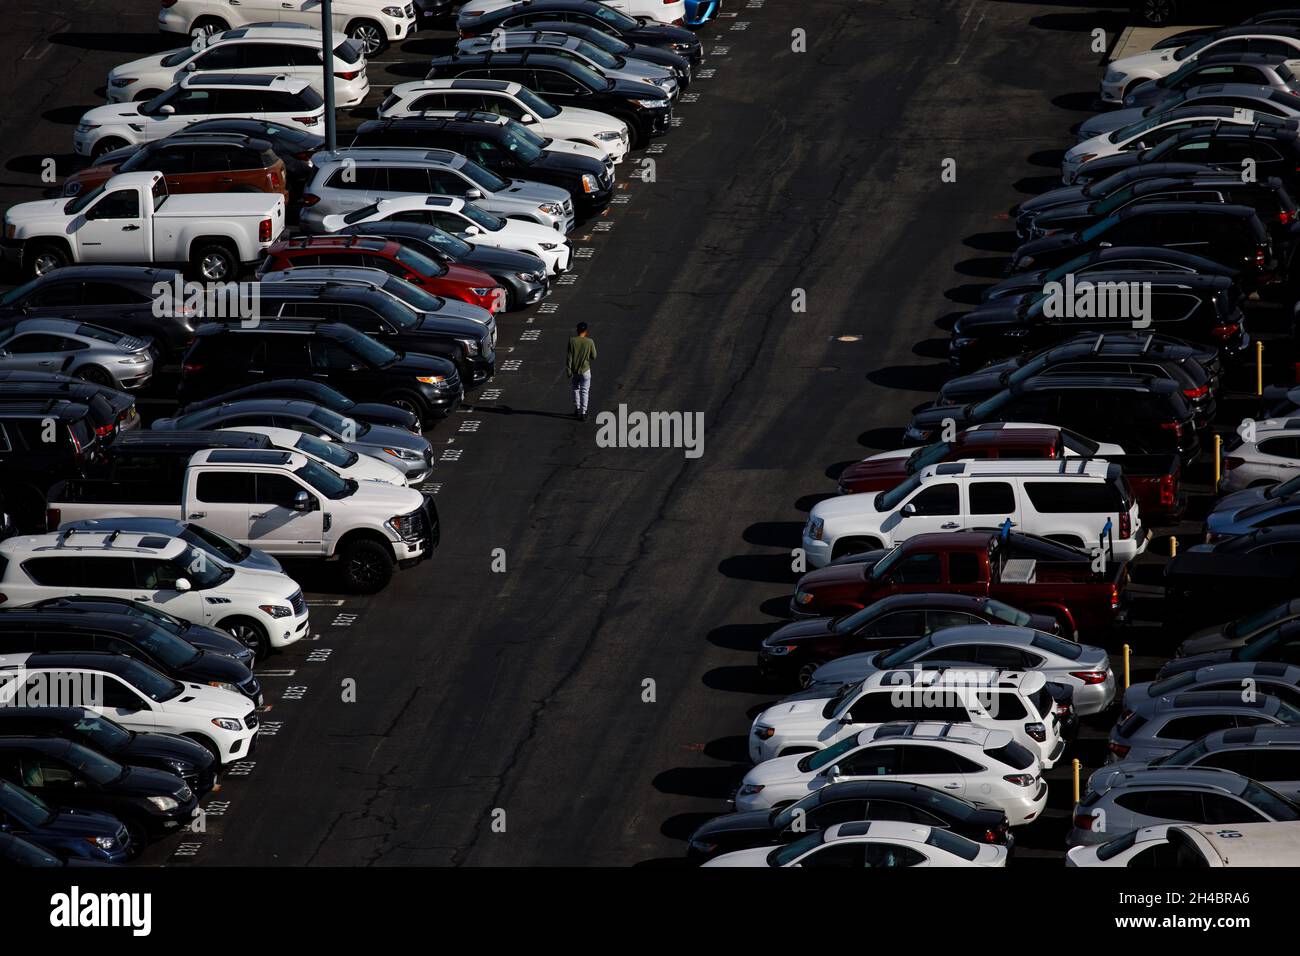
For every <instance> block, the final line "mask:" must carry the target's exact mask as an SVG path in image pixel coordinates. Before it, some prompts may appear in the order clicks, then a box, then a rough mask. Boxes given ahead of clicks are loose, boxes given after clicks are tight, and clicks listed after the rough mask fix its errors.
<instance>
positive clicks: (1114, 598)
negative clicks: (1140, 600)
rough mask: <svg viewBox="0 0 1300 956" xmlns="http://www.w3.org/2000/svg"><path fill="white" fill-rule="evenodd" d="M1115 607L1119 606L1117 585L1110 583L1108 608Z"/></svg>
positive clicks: (1113, 608) (1112, 608)
mask: <svg viewBox="0 0 1300 956" xmlns="http://www.w3.org/2000/svg"><path fill="white" fill-rule="evenodd" d="M1117 607H1119V585H1118V584H1112V585H1111V586H1110V609H1111V610H1112V611H1113V610H1115V609H1116V608H1117Z"/></svg>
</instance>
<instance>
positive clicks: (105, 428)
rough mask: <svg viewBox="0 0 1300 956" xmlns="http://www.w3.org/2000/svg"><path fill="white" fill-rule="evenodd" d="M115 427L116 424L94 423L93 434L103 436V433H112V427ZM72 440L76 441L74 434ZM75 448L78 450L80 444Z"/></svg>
mask: <svg viewBox="0 0 1300 956" xmlns="http://www.w3.org/2000/svg"><path fill="white" fill-rule="evenodd" d="M116 427H117V426H116V425H96V426H95V434H96V435H98V436H99V437H100V438H103V437H104V436H105V435H111V434H113V429H114V428H116ZM73 441H76V437H75V436H74V437H73ZM77 450H78V451H80V450H81V448H80V446H78V448H77Z"/></svg>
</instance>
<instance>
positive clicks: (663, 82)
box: [650, 76, 677, 90]
mask: <svg viewBox="0 0 1300 956" xmlns="http://www.w3.org/2000/svg"><path fill="white" fill-rule="evenodd" d="M650 82H651V83H653V84H654V85H655V86H657V87H659V88H660V89H661V90H671V89H672V88H673V87H675V86H676V85H677V81H676V80H674V79H673V78H672V77H671V76H657V77H655V78H654V79H653V80H651V81H650Z"/></svg>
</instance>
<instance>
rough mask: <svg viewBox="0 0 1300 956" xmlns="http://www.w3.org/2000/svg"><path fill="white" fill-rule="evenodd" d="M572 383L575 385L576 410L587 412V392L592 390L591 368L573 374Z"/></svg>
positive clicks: (574, 401) (574, 400) (574, 403)
mask: <svg viewBox="0 0 1300 956" xmlns="http://www.w3.org/2000/svg"><path fill="white" fill-rule="evenodd" d="M570 384H571V385H572V386H573V408H574V410H575V411H579V412H582V414H584V415H585V414H587V393H588V392H590V391H591V369H587V371H585V372H579V373H578V374H577V375H575V376H573V378H572V379H570Z"/></svg>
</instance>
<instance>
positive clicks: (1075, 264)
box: [688, 14, 1300, 867]
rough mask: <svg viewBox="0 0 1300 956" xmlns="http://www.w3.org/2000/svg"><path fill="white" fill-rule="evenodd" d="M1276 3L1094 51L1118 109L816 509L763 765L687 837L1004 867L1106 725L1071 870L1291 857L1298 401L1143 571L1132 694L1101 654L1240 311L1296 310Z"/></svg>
mask: <svg viewBox="0 0 1300 956" xmlns="http://www.w3.org/2000/svg"><path fill="white" fill-rule="evenodd" d="M1280 19H1281V15H1279V16H1278V17H1277V18H1274V19H1272V20H1266V21H1261V24H1260V25H1258V26H1256V25H1253V24H1251V25H1246V26H1242V27H1239V28H1228V29H1225V30H1223V31H1214V32H1207V33H1205V34H1204V35H1198V36H1195V37H1190V38H1185V39H1184V42H1183V43H1182V44H1179V45H1175V46H1172V47H1171V48H1170V49H1168V50H1165V51H1162V52H1160V53H1155V54H1150V55H1147V54H1143V55H1139V56H1137V57H1133V58H1130V59H1125V60H1119V61H1116V62H1114V63H1112V64H1110V66H1109V67H1108V69H1107V73H1106V77H1105V79H1104V80H1103V84H1102V98H1103V100H1104V101H1106V102H1107V103H1109V104H1110V105H1113V106H1120V105H1123V106H1125V107H1127V108H1126V109H1122V110H1111V111H1108V112H1105V113H1102V114H1099V115H1098V116H1097V117H1095V118H1094V119H1091V120H1088V121H1087V122H1085V123H1083V124H1081V126H1080V128H1079V130H1078V134H1079V139H1080V142H1079V145H1077V146H1075V147H1073V148H1071V149H1070V150H1068V151H1066V153H1065V155H1064V159H1063V163H1062V185H1061V186H1060V188H1056V189H1051V190H1049V191H1047V192H1045V193H1043V194H1042V195H1039V196H1035V197H1033V198H1032V199H1029V200H1027V201H1025V202H1024V203H1022V204H1021V205H1020V206H1019V207H1017V208H1016V209H1015V210H1014V221H1015V225H1016V234H1017V239H1018V240H1019V243H1020V245H1019V247H1018V248H1017V249H1016V250H1015V251H1014V253H1013V254H1012V255H1011V258H1010V263H1009V266H1008V269H1007V273H1006V276H1005V278H1003V279H1002V281H999V282H997V283H995V284H993V285H991V286H989V287H986V288H985V289H984V291H983V294H982V300H981V302H980V303H979V305H978V307H977V308H976V309H975V310H974V311H972V312H969V313H967V314H965V315H963V316H961V317H960V318H958V319H957V321H956V323H955V325H954V326H953V329H952V335H951V341H950V350H949V355H950V358H951V364H952V367H953V371H954V376H953V377H951V378H950V379H949V380H948V381H947V382H946V383H945V384H944V386H943V387H942V389H941V390H940V392H939V394H938V396H937V397H936V398H935V400H934V401H933V402H930V403H927V404H926V405H923V406H922V407H921V408H919V409H918V410H916V411H915V413H914V415H913V417H912V420H911V422H910V423H906V427H905V429H904V431H903V434H904V445H905V447H903V448H900V449H898V450H895V451H886V452H882V453H880V454H877V455H873V456H871V457H870V458H867V459H865V460H863V461H861V462H858V463H855V464H851V465H849V466H847V467H846V468H844V469H843V470H842V472H841V473H840V474H839V476H838V487H837V489H836V490H837V491H838V494H836V495H834V496H832V497H829V498H827V499H825V500H823V501H821V502H819V503H817V504H816V505H815V506H814V507H813V508H812V510H811V512H810V514H809V517H808V521H807V523H806V524H805V526H804V529H803V533H802V542H801V544H802V552H803V554H804V555H805V556H806V559H807V562H808V564H809V565H810V566H811V569H810V570H809V571H808V572H807V573H805V574H804V575H803V576H802V577H800V579H799V580H798V582H797V584H796V586H795V592H794V595H793V597H792V599H791V602H790V613H791V616H792V617H793V618H794V620H793V621H792V622H791V623H788V624H785V625H783V626H781V627H779V628H777V629H776V630H775V631H774V632H773V633H772V634H770V635H769V636H768V637H767V638H765V639H764V641H763V642H762V646H761V648H760V650H759V654H758V666H759V670H760V671H761V672H762V673H763V674H764V675H765V676H766V677H768V678H769V679H770V680H771V681H772V682H773V683H774V684H775V685H776V686H780V687H782V688H783V689H785V690H786V691H791V692H792V693H791V694H790V696H788V697H786V698H785V699H783V700H781V701H780V702H778V703H775V704H772V705H771V706H768V707H766V708H765V709H763V710H762V711H760V712H759V713H758V714H757V715H756V716H755V717H754V719H753V722H752V724H751V726H750V730H749V735H748V737H747V740H748V751H749V758H750V760H751V762H752V763H753V764H754V766H753V768H752V769H751V770H749V771H748V773H746V774H745V776H744V779H743V780H742V781H741V782H740V785H739V787H738V789H737V790H736V791H735V792H734V796H733V798H732V812H730V813H727V814H724V815H722V816H720V817H717V818H715V819H713V820H711V821H709V822H708V823H705V824H704V825H702V826H701V827H699V828H698V829H697V830H696V831H695V833H694V834H693V835H692V836H691V838H690V842H689V847H688V854H689V855H690V856H691V857H692V858H694V859H697V860H701V861H704V862H706V865H718V866H732V865H734V866H864V865H865V866H886V867H896V866H1002V865H1005V864H1006V863H1007V861H1008V858H1009V857H1010V855H1011V853H1012V851H1013V849H1014V847H1015V845H1016V842H1017V833H1018V832H1024V831H1023V830H1022V828H1025V827H1032V828H1033V829H1034V831H1035V833H1036V834H1042V833H1043V832H1044V824H1040V821H1042V820H1043V818H1044V815H1045V812H1046V810H1047V807H1048V790H1049V787H1048V783H1047V780H1046V779H1045V777H1044V774H1045V773H1046V772H1047V771H1049V770H1051V769H1052V768H1054V767H1057V766H1059V765H1060V764H1061V762H1062V761H1064V760H1067V759H1068V757H1069V755H1070V753H1071V747H1072V746H1073V745H1074V743H1075V740H1076V735H1077V732H1078V729H1079V726H1080V722H1081V721H1082V722H1086V723H1089V724H1098V723H1100V724H1101V726H1106V725H1109V724H1113V729H1111V731H1110V737H1109V741H1108V743H1109V757H1110V760H1111V762H1110V763H1108V764H1107V765H1106V766H1105V767H1103V768H1101V769H1099V770H1096V771H1095V772H1094V773H1092V774H1091V776H1090V778H1089V779H1088V780H1087V784H1086V787H1085V788H1084V791H1083V794H1082V796H1081V799H1080V801H1079V805H1078V806H1077V807H1075V808H1074V810H1073V814H1072V817H1071V825H1070V828H1069V833H1068V834H1062V835H1064V836H1065V837H1066V841H1067V843H1068V845H1069V846H1070V847H1071V849H1070V851H1069V853H1068V857H1067V862H1068V863H1069V864H1070V865H1074V866H1134V867H1141V866H1199V867H1205V866H1229V865H1269V864H1271V865H1294V864H1296V863H1297V862H1300V856H1298V855H1297V852H1296V847H1297V845H1298V844H1297V840H1300V802H1298V801H1300V710H1298V709H1297V706H1298V705H1300V666H1298V665H1300V617H1297V615H1300V601H1297V600H1296V599H1295V595H1296V593H1297V582H1298V581H1300V575H1298V574H1297V565H1296V564H1295V558H1296V556H1297V555H1300V495H1298V494H1297V493H1296V492H1297V487H1298V486H1297V481H1300V445H1297V443H1296V440H1297V438H1300V416H1297V418H1296V420H1291V419H1289V418H1288V417H1287V416H1288V415H1289V414H1290V412H1291V411H1292V410H1293V409H1294V408H1295V403H1294V402H1293V401H1292V397H1293V395H1292V392H1291V391H1290V390H1288V389H1285V388H1279V389H1275V390H1270V391H1269V392H1268V393H1266V395H1265V397H1264V400H1263V404H1264V406H1265V407H1264V408H1262V409H1261V413H1262V417H1260V418H1259V419H1258V420H1249V421H1247V422H1245V423H1243V424H1242V427H1241V429H1240V433H1239V434H1238V435H1237V436H1235V437H1232V438H1230V439H1229V440H1228V441H1227V443H1226V445H1225V452H1224V455H1225V457H1224V460H1223V467H1224V474H1223V477H1222V480H1221V482H1220V487H1219V488H1218V489H1217V490H1218V491H1221V492H1227V494H1226V495H1225V496H1224V497H1223V498H1221V499H1219V500H1218V501H1217V502H1213V503H1211V507H1210V513H1209V515H1208V517H1207V518H1206V520H1205V532H1204V541H1203V542H1201V543H1193V544H1192V545H1191V546H1185V547H1184V548H1183V549H1182V551H1181V553H1179V554H1178V555H1177V557H1175V558H1173V559H1172V560H1171V561H1170V562H1169V563H1168V564H1167V565H1166V566H1165V567H1164V569H1163V573H1164V578H1163V584H1164V590H1165V600H1164V601H1163V602H1162V603H1163V606H1164V614H1163V623H1164V624H1165V626H1166V628H1167V629H1169V630H1172V631H1173V633H1175V634H1177V635H1179V636H1186V639H1185V640H1184V641H1183V642H1182V643H1181V645H1180V646H1179V649H1178V655H1179V656H1178V657H1177V658H1175V659H1174V660H1172V661H1170V662H1169V663H1168V664H1166V665H1165V666H1164V668H1163V669H1162V670H1161V671H1160V673H1158V674H1157V675H1155V677H1154V679H1153V680H1152V681H1147V682H1142V683H1135V684H1133V685H1132V686H1129V687H1121V686H1118V685H1117V680H1116V676H1115V668H1114V667H1113V665H1112V660H1111V656H1110V652H1108V650H1107V649H1106V647H1111V648H1115V647H1117V646H1118V642H1119V640H1122V637H1121V635H1122V634H1123V633H1124V632H1122V631H1120V630H1118V629H1119V628H1120V627H1121V626H1122V625H1124V624H1126V623H1127V622H1128V620H1129V618H1130V616H1132V615H1134V614H1135V613H1139V612H1138V611H1137V609H1136V608H1135V607H1134V605H1135V601H1134V599H1133V596H1132V593H1131V592H1133V590H1134V587H1135V585H1134V579H1135V574H1134V567H1135V562H1137V561H1138V560H1139V559H1140V558H1141V557H1142V555H1143V554H1144V553H1145V552H1146V551H1147V549H1148V546H1149V544H1150V542H1151V540H1152V538H1153V532H1154V530H1155V529H1156V528H1173V527H1174V526H1177V525H1178V524H1179V523H1180V522H1181V521H1183V520H1185V518H1186V517H1187V516H1188V513H1189V512H1188V508H1189V494H1188V492H1187V489H1186V488H1185V487H1184V483H1185V477H1186V476H1187V475H1188V474H1189V473H1190V474H1192V475H1193V476H1194V475H1195V473H1196V472H1197V471H1200V470H1202V469H1203V468H1204V462H1205V458H1206V455H1205V452H1206V451H1207V450H1208V449H1209V448H1211V447H1212V445H1213V442H1212V441H1211V437H1212V432H1213V429H1214V427H1215V424H1216V421H1217V419H1218V417H1219V408H1220V405H1221V403H1222V402H1223V400H1224V392H1225V390H1226V389H1227V388H1228V387H1229V385H1228V383H1229V382H1231V381H1234V380H1235V379H1236V378H1237V377H1238V376H1240V375H1241V370H1242V366H1243V365H1244V364H1245V363H1244V362H1243V359H1245V358H1247V357H1253V352H1254V349H1253V345H1254V339H1253V338H1252V334H1251V332H1249V331H1248V330H1247V325H1248V323H1249V322H1250V316H1251V313H1252V311H1254V310H1255V309H1256V308H1257V307H1258V306H1257V305H1256V302H1255V300H1259V299H1264V300H1270V299H1273V300H1281V301H1282V303H1283V304H1284V306H1285V307H1286V308H1288V309H1289V308H1290V306H1291V305H1292V304H1293V302H1294V295H1295V288H1296V283H1295V279H1296V269H1295V263H1294V255H1295V250H1296V247H1297V245H1298V244H1300V242H1298V239H1300V233H1297V226H1296V220H1297V212H1298V210H1297V206H1296V203H1295V200H1294V199H1293V195H1294V194H1296V190H1297V187H1298V186H1300V180H1297V171H1298V170H1300V151H1298V149H1297V139H1296V137H1297V126H1298V125H1300V124H1298V123H1297V120H1296V118H1297V117H1300V80H1298V79H1297V77H1296V75H1295V74H1293V73H1292V72H1291V67H1290V66H1289V65H1288V63H1289V62H1290V61H1292V60H1297V59H1300V33H1297V32H1296V30H1295V29H1293V28H1292V25H1291V23H1290V22H1289V21H1288V22H1287V23H1281V24H1279V20H1280ZM1294 25H1295V26H1297V27H1300V14H1297V15H1296V17H1295V18H1294ZM1266 39H1267V41H1268V42H1265V40H1266ZM1293 48H1294V49H1293ZM1152 63H1154V64H1158V66H1151V67H1150V68H1147V66H1146V64H1152ZM1139 65H1141V67H1142V68H1141V69H1139ZM1153 70H1154V71H1155V72H1152V71H1153ZM1243 160H1249V162H1245V163H1243ZM1243 170H1245V171H1246V173H1245V174H1243ZM1129 296H1133V297H1131V298H1130V297H1129ZM1139 296H1140V298H1138V297H1139ZM1063 301H1064V302H1065V307H1064V308H1062V302H1063ZM1287 314H1289V312H1288V313H1287ZM1294 397H1296V398H1300V395H1296V396H1294ZM1293 502H1294V504H1293ZM1197 504H1198V506H1199V502H1198V503H1197ZM1292 515H1296V516H1297V517H1295V518H1293V517H1291V516H1292ZM1144 570H1155V568H1149V569H1144ZM1141 613H1144V614H1146V615H1147V616H1149V615H1150V612H1149V611H1146V610H1143V611H1142V612H1141ZM1216 622H1217V623H1216ZM1189 634H1190V636H1187V635H1189ZM1117 639H1119V640H1117ZM1130 639H1131V638H1130ZM1103 645H1104V646H1103ZM1048 825H1050V824H1048ZM1053 839H1059V837H1054V838H1053ZM1038 842H1039V845H1041V839H1040V840H1039V841H1038ZM1058 845H1059V844H1058Z"/></svg>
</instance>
